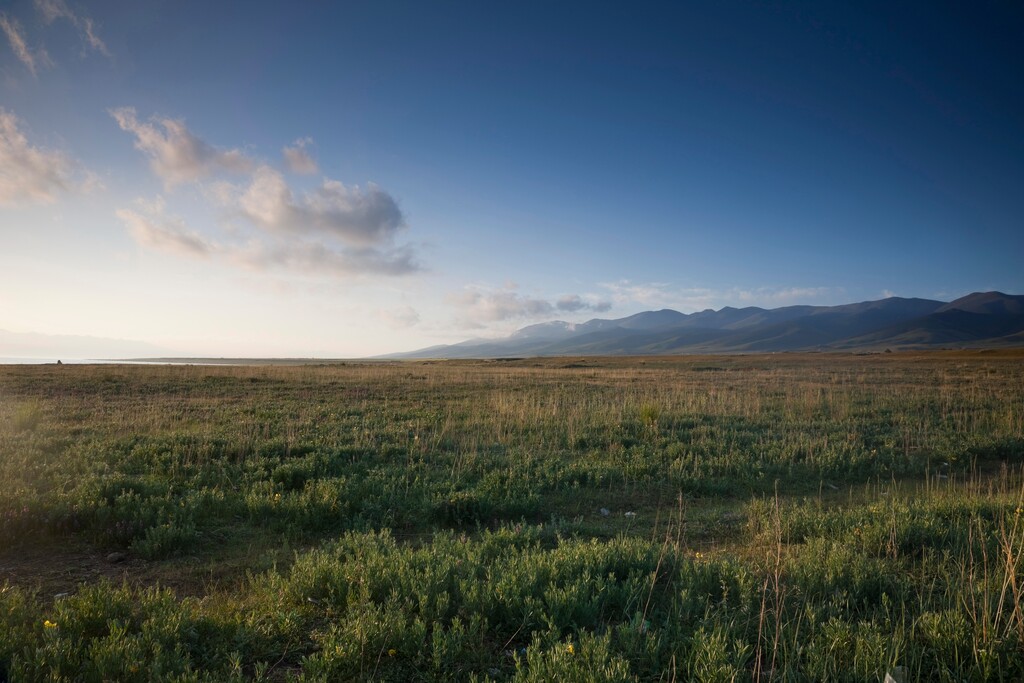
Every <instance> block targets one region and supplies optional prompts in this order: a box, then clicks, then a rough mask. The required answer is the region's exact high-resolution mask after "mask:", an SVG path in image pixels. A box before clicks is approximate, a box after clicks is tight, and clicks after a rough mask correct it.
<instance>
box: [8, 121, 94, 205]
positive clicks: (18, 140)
mask: <svg viewBox="0 0 1024 683" xmlns="http://www.w3.org/2000/svg"><path fill="white" fill-rule="evenodd" d="M18 123H19V122H18V118H17V117H16V116H15V115H14V114H13V113H11V112H9V111H7V110H5V109H2V108H0V205H7V206H14V205H18V204H30V203H51V202H53V201H55V200H56V199H57V195H59V194H61V193H63V192H68V191H71V190H75V189H80V188H81V187H83V186H84V185H85V184H87V182H88V181H85V182H81V181H78V180H76V179H75V171H76V168H77V164H76V163H75V162H74V161H73V160H72V159H71V158H70V157H68V156H67V155H66V154H64V153H63V152H60V151H56V150H47V149H43V148H41V147H34V146H32V145H31V144H30V143H29V141H28V139H27V138H26V137H25V135H24V134H23V133H22V132H21V130H20V129H19V126H18Z"/></svg>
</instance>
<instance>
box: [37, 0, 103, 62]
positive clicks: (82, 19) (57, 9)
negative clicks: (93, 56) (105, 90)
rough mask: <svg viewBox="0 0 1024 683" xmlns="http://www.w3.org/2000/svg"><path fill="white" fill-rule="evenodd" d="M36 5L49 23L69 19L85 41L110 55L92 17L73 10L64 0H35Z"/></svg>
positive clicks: (91, 46)
mask: <svg viewBox="0 0 1024 683" xmlns="http://www.w3.org/2000/svg"><path fill="white" fill-rule="evenodd" d="M35 5H36V9H38V10H39V11H40V12H41V13H42V15H43V19H45V20H46V23H47V24H52V23H53V22H54V21H56V20H57V19H66V20H68V21H69V22H71V24H72V25H74V27H75V28H76V29H78V33H79V35H80V36H81V37H82V41H83V42H84V43H86V44H87V45H88V46H89V47H90V48H92V49H93V50H95V51H96V52H99V53H100V54H102V55H104V56H106V57H110V50H108V49H107V45H106V43H104V42H103V40H102V39H101V38H100V37H99V34H98V33H97V32H96V25H95V24H94V23H93V20H92V19H90V18H89V17H87V16H85V15H84V14H76V13H75V12H73V11H72V10H71V8H70V7H68V4H67V3H66V2H65V1H64V0H35Z"/></svg>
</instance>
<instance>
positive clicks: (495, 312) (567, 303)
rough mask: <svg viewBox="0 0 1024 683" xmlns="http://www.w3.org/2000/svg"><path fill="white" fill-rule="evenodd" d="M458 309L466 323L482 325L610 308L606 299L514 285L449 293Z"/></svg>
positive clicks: (451, 300) (476, 325) (463, 322)
mask: <svg viewBox="0 0 1024 683" xmlns="http://www.w3.org/2000/svg"><path fill="white" fill-rule="evenodd" d="M449 302H450V303H451V304H452V305H454V306H455V307H456V309H457V310H458V312H459V321H460V323H461V324H462V325H464V326H466V327H482V326H484V325H486V324H487V323H498V322H505V321H509V320H529V319H536V318H544V317H549V316H552V315H556V314H559V313H580V312H583V311H590V312H595V313H596V312H604V311H607V310H609V309H610V308H611V303H610V302H607V301H597V300H592V299H591V298H586V299H585V298H584V297H582V296H580V295H579V294H566V295H564V296H561V297H558V298H557V299H554V300H549V299H546V298H540V297H532V296H524V295H522V294H519V293H518V292H516V291H513V289H512V288H509V287H506V288H505V289H501V290H497V291H482V290H480V289H478V288H468V289H466V290H464V291H462V292H459V293H457V294H453V295H452V296H450V297H449Z"/></svg>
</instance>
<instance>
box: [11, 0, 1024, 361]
mask: <svg viewBox="0 0 1024 683" xmlns="http://www.w3.org/2000/svg"><path fill="white" fill-rule="evenodd" d="M1022 42H1024V8H1022V6H1021V5H1020V4H1019V3H1013V2H1008V1H1006V0H1000V1H998V2H978V3H954V2H949V3H946V2H907V3H889V2H885V3H883V2H828V3H822V2H816V1H811V2H805V3H788V2H781V3H780V2H772V3H762V2H733V1H731V0H723V1H722V2H707V3H677V2H672V3H645V2H638V3H623V2H619V3H601V2H579V3H573V2H564V3H551V2H532V1H529V0H526V1H524V2H515V3H508V2H502V3H498V2H479V1H476V2H437V3H423V2H392V1H390V0H382V1H379V2H330V3H327V2H309V3H283V2H260V1H259V0H250V1H248V2H237V3H229V2H223V3H221V2H217V3H211V2H206V1H204V2H197V1H191V0H173V1H171V0H165V1H161V0H156V1H152V2H135V1H130V0H120V1H115V0H97V1H95V2H75V1H74V0H4V1H3V2H0V356H14V355H51V352H52V353H56V352H58V351H59V352H62V353H64V354H66V355H67V354H74V353H76V352H77V353H87V354H91V355H93V356H97V357H102V356H104V355H105V354H109V355H110V356H114V357H121V356H120V355H119V354H121V355H124V354H127V355H131V354H132V353H137V354H138V355H151V354H159V355H193V356H262V357H268V356H276V357H283V356H289V357H359V356H367V355H375V354H384V353H390V352H396V351H405V350H411V349H415V348H420V347H425V346H430V345H433V344H440V343H451V342H457V341H460V340H463V339H467V338H473V337H494V336H499V335H503V334H507V333H509V332H510V331H512V330H514V329H516V328H518V327H522V326H525V325H528V324H531V323H535V322H541V321H546V320H554V319H560V320H567V321H571V322H572V321H575V322H582V321H585V320H588V319H591V318H594V317H602V318H615V317H622V316H625V315H629V314H632V313H636V312H639V311H642V310H652V309H660V308H674V309H676V310H679V311H682V312H684V313H689V312H693V311H699V310H703V309H706V308H715V309H717V308H721V307H723V306H762V307H766V308H775V307H778V306H785V305H791V304H819V305H833V304H841V303H849V302H854V301H864V300H872V299H880V298H884V297H887V296H904V297H924V298H933V299H941V300H946V301H948V300H952V299H955V298H957V297H959V296H962V295H964V294H967V293H970V292H974V291H989V290H1000V291H1003V292H1007V293H1012V294H1020V293H1024V266H1022V261H1024V189H1022V188H1024V88H1021V87H1020V84H1021V83H1024V52H1022V51H1021V49H1020V46H1021V44H1022ZM34 349H38V353H33V350H34Z"/></svg>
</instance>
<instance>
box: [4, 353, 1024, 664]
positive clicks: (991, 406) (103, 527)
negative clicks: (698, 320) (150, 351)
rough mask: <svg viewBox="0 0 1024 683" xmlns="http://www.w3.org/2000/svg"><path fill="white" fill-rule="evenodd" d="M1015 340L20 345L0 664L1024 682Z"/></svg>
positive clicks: (8, 413)
mask: <svg viewBox="0 0 1024 683" xmlns="http://www.w3.org/2000/svg"><path fill="white" fill-rule="evenodd" d="M1022 466H1024V354H1021V353H1019V352H1013V351H1007V352H989V353H929V354H916V355H915V354H903V353H897V354H882V355H872V356H855V355H831V354H828V355H818V354H809V355H796V354H782V355H778V356H723V357H681V358H647V359H593V358H588V359H585V360H580V359H547V360H517V361H501V362H437V363H429V362H422V363H421V362H416V363H411V362H410V363H375V364H374V363H364V364H332V365H323V366H315V365H297V366H287V367H285V366H280V367H279V366H257V367H189V366H155V367H154V366H117V365H105V366H60V367H58V366H7V367H0V681H3V680H17V681H22V680H25V681H49V680H68V681H75V680H83V681H102V680H119V681H120V680H125V681H134V680H137V681H149V680H169V681H170V680H173V681H195V680H252V679H255V680H283V679H290V678H301V679H302V680H311V681H314V680H315V681H320V680H388V681H410V680H480V681H484V680H495V681H545V680H594V681H633V680H641V681H671V680H680V681H682V680H698V681H728V680H755V681H760V680H764V681H769V680H771V681H805V680H806V681H816V680H849V681H863V680H881V678H882V677H883V676H884V675H885V674H886V673H887V672H888V673H891V674H893V676H894V677H896V678H897V679H902V680H904V681H962V680H969V681H1019V680H1024V613H1022V599H1024V595H1022V593H1024V562H1022V561H1021V560H1022V556H1024V472H1022Z"/></svg>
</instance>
